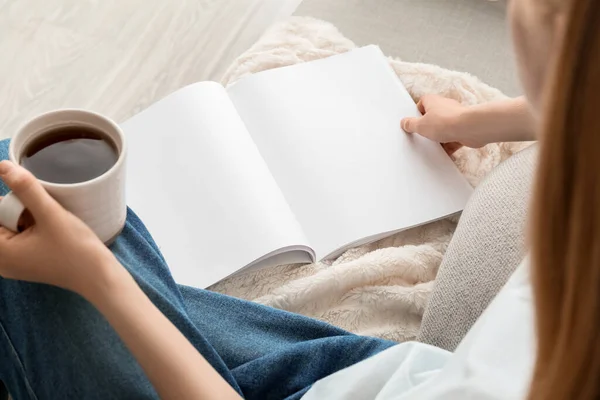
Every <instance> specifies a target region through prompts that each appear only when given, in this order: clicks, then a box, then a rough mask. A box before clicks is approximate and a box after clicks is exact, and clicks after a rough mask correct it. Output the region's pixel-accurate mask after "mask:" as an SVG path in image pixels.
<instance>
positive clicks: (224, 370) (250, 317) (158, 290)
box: [0, 141, 395, 400]
mask: <svg viewBox="0 0 600 400" xmlns="http://www.w3.org/2000/svg"><path fill="white" fill-rule="evenodd" d="M7 147H8V141H3V142H0V159H6V158H7ZM7 191H8V189H7V188H6V187H5V186H4V184H3V183H2V182H1V181H0V195H4V194H6V192H7ZM111 250H112V251H113V253H114V254H115V255H116V256H117V258H118V259H119V261H120V262H121V264H123V266H125V268H127V270H128V271H129V272H130V273H131V274H132V275H133V277H134V278H135V280H136V281H137V283H138V285H139V286H140V287H141V288H142V290H143V291H144V292H145V293H146V295H148V297H149V298H150V299H151V300H152V302H153V303H154V304H155V305H156V306H157V307H158V308H159V309H160V310H161V311H162V312H163V313H164V314H165V315H166V316H167V317H168V318H169V319H170V320H171V322H172V323H173V324H175V326H177V328H178V329H179V330H180V331H181V332H182V333H183V334H184V335H185V336H186V337H187V338H188V340H189V341H190V342H191V343H192V344H193V345H194V347H195V348H196V349H197V350H198V351H199V352H200V353H201V354H202V355H203V356H204V357H205V358H206V359H207V360H208V362H210V363H211V364H212V366H213V367H214V368H215V369H216V370H217V371H218V372H219V373H220V374H221V375H222V376H223V378H225V380H227V382H229V384H230V385H231V386H232V387H234V388H235V389H236V390H237V391H238V392H239V393H240V395H242V396H243V397H244V398H248V399H299V398H300V397H302V395H303V394H304V393H306V391H307V390H308V389H309V388H310V386H311V385H312V384H313V383H314V382H316V381H317V380H319V379H321V378H323V377H325V376H327V375H330V374H332V373H334V372H336V371H338V370H340V369H342V368H345V367H348V366H350V365H352V364H355V363H357V362H359V361H361V360H364V359H365V358H367V357H370V356H372V355H375V354H377V353H379V352H380V351H382V350H385V349H387V348H389V347H390V346H393V345H394V344H395V343H394V342H389V341H385V340H381V339H376V338H369V337H362V336H356V335H353V334H351V333H348V332H345V331H343V330H341V329H339V328H336V327H334V326H331V325H328V324H325V323H323V322H320V321H317V320H314V319H311V318H307V317H303V316H301V315H297V314H292V313H289V312H285V311H281V310H276V309H274V308H269V307H265V306H261V305H258V304H254V303H251V302H248V301H244V300H239V299H235V298H232V297H228V296H224V295H221V294H218V293H213V292H209V291H206V290H202V289H197V288H192V287H188V286H182V285H178V284H176V283H175V282H174V281H173V278H172V277H171V274H170V272H169V267H168V266H167V264H166V263H165V260H164V259H163V257H162V255H161V253H160V251H159V249H158V247H157V246H156V244H155V243H154V241H153V239H152V237H151V236H150V234H149V233H148V231H147V230H146V228H145V227H144V224H143V223H142V221H140V219H139V218H138V217H137V216H136V215H135V214H134V213H133V211H131V210H128V213H127V223H126V225H125V229H124V230H123V233H122V234H121V236H120V237H119V238H118V239H117V240H116V242H115V243H114V244H113V245H112V246H111ZM0 256H1V255H0ZM198 379H202V377H201V376H199V377H198ZM0 380H1V381H3V382H4V383H5V385H6V387H7V388H8V391H9V392H10V393H11V395H12V396H13V398H14V399H15V400H19V399H155V398H158V396H157V394H156V392H155V391H154V389H153V387H152V385H151V384H150V382H149V381H148V379H147V378H146V376H145V375H144V372H143V371H142V369H141V368H140V366H139V365H138V363H137V362H136V360H135V359H134V358H133V357H132V355H131V354H130V353H129V351H128V350H127V348H126V347H125V346H124V345H123V342H122V341H121V340H120V339H119V337H118V336H117V334H116V333H115V331H114V330H113V329H112V327H111V326H110V325H109V324H108V323H107V321H106V320H105V319H104V317H103V316H102V315H101V314H100V313H99V312H98V311H97V310H96V309H95V308H94V307H93V306H92V305H91V304H89V303H88V302H87V301H86V300H84V299H83V298H82V297H80V296H78V295H77V294H75V293H72V292H69V291H65V290H62V289H59V288H56V287H52V286H47V285H41V284H33V283H25V282H19V281H11V280H6V279H2V278H0Z"/></svg>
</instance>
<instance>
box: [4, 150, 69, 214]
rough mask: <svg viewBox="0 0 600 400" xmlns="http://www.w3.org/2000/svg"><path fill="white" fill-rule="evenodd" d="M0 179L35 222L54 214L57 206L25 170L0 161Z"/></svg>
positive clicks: (8, 162)
mask: <svg viewBox="0 0 600 400" xmlns="http://www.w3.org/2000/svg"><path fill="white" fill-rule="evenodd" d="M0 178H2V180H3V181H4V183H6V185H7V186H8V187H9V188H10V189H11V190H12V191H13V192H14V193H15V194H16V195H17V197H18V198H19V200H21V202H22V203H23V205H24V206H25V208H27V209H28V210H29V211H30V212H31V214H32V215H33V218H34V219H35V220H37V221H41V220H44V219H47V218H50V217H51V216H52V215H53V214H54V213H55V212H56V210H57V207H58V204H57V203H56V202H55V201H54V199H53V198H52V197H51V196H50V195H49V194H48V192H46V190H45V189H44V188H43V187H42V184H41V183H40V182H39V181H38V180H37V179H35V177H34V176H33V175H32V174H31V172H29V171H27V170H26V169H25V168H23V167H21V166H18V165H15V164H13V163H12V162H10V161H2V162H0Z"/></svg>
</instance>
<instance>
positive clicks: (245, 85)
mask: <svg viewBox="0 0 600 400" xmlns="http://www.w3.org/2000/svg"><path fill="white" fill-rule="evenodd" d="M228 93H229V96H230V97H231V99H232V101H233V103H234V104H235V106H236V108H237V110H238V113H239V114H240V116H241V117H242V119H243V121H244V123H245V124H246V127H247V129H248V131H249V132H250V134H251V136H252V138H253V139H254V142H255V143H256V145H257V146H258V148H259V150H260V152H261V154H262V156H263V158H264V159H265V161H266V162H267V164H268V166H269V168H270V170H271V173H272V174H273V176H274V177H275V179H276V181H277V183H278V184H279V187H280V188H281V190H282V191H283V193H284V195H285V197H286V199H287V201H288V203H289V204H290V206H291V208H292V210H293V211H294V213H295V215H296V217H297V219H298V220H299V221H300V224H301V225H302V227H303V229H304V232H305V233H306V235H307V237H308V239H309V241H310V243H311V245H312V247H313V249H315V251H316V252H317V255H318V256H319V257H324V256H326V255H329V254H330V253H332V252H335V251H336V250H338V249H340V248H342V247H344V246H346V245H348V244H349V243H354V242H357V241H361V240H362V239H365V238H375V237H377V236H381V234H382V233H391V232H394V231H398V230H401V229H406V228H409V227H412V226H416V225H419V224H423V223H425V222H428V221H432V220H435V219H439V218H441V217H444V216H447V215H450V214H453V213H456V212H459V211H461V210H462V209H463V207H464V206H465V204H466V201H467V199H468V197H469V196H470V194H471V190H472V189H471V187H470V186H469V184H468V183H467V181H466V180H465V178H464V177H463V176H462V175H461V174H460V172H459V171H458V169H457V168H456V167H455V166H454V164H453V162H452V161H451V160H450V158H449V157H448V156H447V155H446V154H445V153H444V151H443V149H442V148H441V146H440V145H439V144H437V143H434V142H432V141H430V140H428V139H424V138H423V137H420V136H418V135H407V134H406V133H404V132H403V131H402V129H401V128H400V120H401V119H402V117H406V116H417V115H420V114H419V111H418V110H417V107H416V105H415V103H414V102H413V100H412V99H411V97H410V95H409V94H408V92H407V91H406V89H405V88H404V86H403V85H402V84H401V82H400V81H399V79H398V78H397V77H396V75H395V74H394V72H393V70H392V69H391V67H390V66H389V65H388V62H387V59H386V58H385V57H384V55H383V54H382V53H381V50H379V48H377V47H375V46H369V47H365V48H361V49H358V50H354V51H352V52H350V53H346V54H342V55H338V56H334V57H330V58H327V59H324V60H319V61H314V62H309V63H305V64H299V65H294V66H290V67H284V68H280V69H275V70H271V71H266V72H262V73H259V74H256V75H253V76H249V77H247V78H244V79H242V80H240V81H239V82H238V83H236V84H234V85H233V86H232V87H230V88H229V89H228Z"/></svg>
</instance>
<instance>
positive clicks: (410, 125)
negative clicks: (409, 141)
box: [400, 117, 422, 133]
mask: <svg viewBox="0 0 600 400" xmlns="http://www.w3.org/2000/svg"><path fill="white" fill-rule="evenodd" d="M421 118H422V117H409V118H404V119H402V121H400V124H401V126H402V129H403V130H404V132H406V133H415V132H417V130H418V129H419V124H420V123H421Z"/></svg>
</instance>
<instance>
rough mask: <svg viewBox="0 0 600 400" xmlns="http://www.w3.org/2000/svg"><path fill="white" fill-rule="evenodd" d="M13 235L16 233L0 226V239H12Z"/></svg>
mask: <svg viewBox="0 0 600 400" xmlns="http://www.w3.org/2000/svg"><path fill="white" fill-rule="evenodd" d="M15 235H16V233H14V232H13V231H10V230H8V229H6V228H4V227H2V226H0V241H3V240H8V239H12V237H13V236H15Z"/></svg>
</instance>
